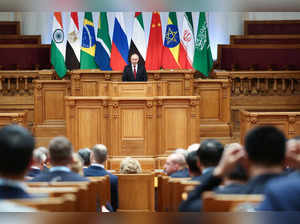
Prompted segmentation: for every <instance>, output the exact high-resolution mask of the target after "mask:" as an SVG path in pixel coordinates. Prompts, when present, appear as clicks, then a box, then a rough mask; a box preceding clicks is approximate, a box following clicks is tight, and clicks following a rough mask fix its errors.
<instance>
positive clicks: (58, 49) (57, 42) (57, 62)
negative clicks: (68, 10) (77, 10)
mask: <svg viewBox="0 0 300 224" xmlns="http://www.w3.org/2000/svg"><path fill="white" fill-rule="evenodd" d="M64 38H65V35H64V29H63V23H62V16H61V12H55V13H54V14H53V29H52V41H51V59H50V60H51V64H52V65H53V67H54V69H55V71H56V73H57V75H58V76H59V77H60V78H63V77H64V76H65V75H66V73H67V68H66V65H65V52H66V45H65V42H64Z"/></svg>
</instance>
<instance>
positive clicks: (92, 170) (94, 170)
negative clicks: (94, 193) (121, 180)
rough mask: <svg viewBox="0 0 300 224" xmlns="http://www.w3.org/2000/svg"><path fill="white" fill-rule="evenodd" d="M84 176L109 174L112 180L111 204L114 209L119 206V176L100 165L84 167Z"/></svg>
mask: <svg viewBox="0 0 300 224" xmlns="http://www.w3.org/2000/svg"><path fill="white" fill-rule="evenodd" d="M83 171H84V176H86V177H101V176H106V175H109V180H110V192H111V194H110V196H111V205H112V207H113V209H114V211H116V210H117V208H118V204H119V201H118V177H117V176H115V175H113V174H111V173H109V172H107V171H106V170H105V169H104V168H102V167H99V166H93V165H92V166H89V167H88V168H86V169H84V170H83Z"/></svg>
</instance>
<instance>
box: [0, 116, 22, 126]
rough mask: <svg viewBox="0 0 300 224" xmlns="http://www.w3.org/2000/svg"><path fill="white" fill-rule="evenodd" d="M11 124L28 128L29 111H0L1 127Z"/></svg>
mask: <svg viewBox="0 0 300 224" xmlns="http://www.w3.org/2000/svg"><path fill="white" fill-rule="evenodd" d="M10 124H17V125H21V126H23V127H25V128H27V113H26V112H23V113H0V128H2V127H4V126H6V125H10Z"/></svg>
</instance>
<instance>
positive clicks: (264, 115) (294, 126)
mask: <svg viewBox="0 0 300 224" xmlns="http://www.w3.org/2000/svg"><path fill="white" fill-rule="evenodd" d="M240 117H241V138H240V141H241V142H242V143H244V137H245V136H246V134H247V132H248V131H249V130H250V129H252V128H254V127H256V126H264V125H272V126H275V127H277V128H278V129H280V130H281V131H282V132H283V133H284V134H285V136H286V137H287V138H292V137H295V136H297V135H300V132H299V131H300V112H288V111H286V112H284V111H282V112H262V111H245V110H241V111H240Z"/></svg>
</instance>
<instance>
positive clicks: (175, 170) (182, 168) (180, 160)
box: [164, 152, 189, 178]
mask: <svg viewBox="0 0 300 224" xmlns="http://www.w3.org/2000/svg"><path fill="white" fill-rule="evenodd" d="M164 171H165V173H166V174H167V175H168V176H170V177H173V178H181V177H189V172H188V170H187V169H186V162H185V158H184V155H183V154H182V153H176V152H175V153H172V154H170V155H169V156H168V157H167V160H166V163H165V165H164Z"/></svg>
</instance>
